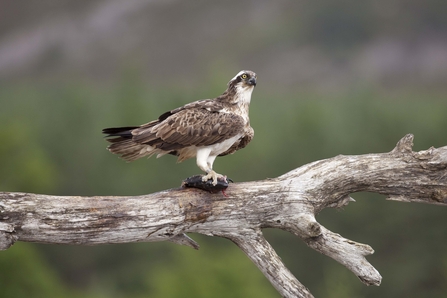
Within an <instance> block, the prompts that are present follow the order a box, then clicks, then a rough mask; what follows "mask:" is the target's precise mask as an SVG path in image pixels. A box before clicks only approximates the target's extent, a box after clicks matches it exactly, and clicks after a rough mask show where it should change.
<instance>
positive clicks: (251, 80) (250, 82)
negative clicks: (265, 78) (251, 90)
mask: <svg viewBox="0 0 447 298" xmlns="http://www.w3.org/2000/svg"><path fill="white" fill-rule="evenodd" d="M248 84H250V85H252V86H256V78H254V77H253V78H250V79H249V80H248Z"/></svg>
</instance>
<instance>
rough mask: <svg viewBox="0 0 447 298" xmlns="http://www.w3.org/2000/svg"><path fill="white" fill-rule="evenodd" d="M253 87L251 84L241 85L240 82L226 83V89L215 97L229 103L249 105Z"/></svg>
mask: <svg viewBox="0 0 447 298" xmlns="http://www.w3.org/2000/svg"><path fill="white" fill-rule="evenodd" d="M253 89H254V87H252V86H249V87H248V86H247V87H245V86H242V85H241V84H232V83H230V84H229V85H228V88H227V90H225V92H224V93H222V95H220V96H219V97H218V98H217V99H218V100H220V101H223V102H228V103H230V104H239V105H247V106H248V105H250V101H251V94H252V92H253Z"/></svg>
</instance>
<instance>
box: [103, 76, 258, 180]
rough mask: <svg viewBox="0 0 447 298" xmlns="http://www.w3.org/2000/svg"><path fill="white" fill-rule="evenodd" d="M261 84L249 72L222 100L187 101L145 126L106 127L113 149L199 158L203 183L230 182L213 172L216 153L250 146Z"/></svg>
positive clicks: (133, 154) (127, 155) (128, 155)
mask: <svg viewBox="0 0 447 298" xmlns="http://www.w3.org/2000/svg"><path fill="white" fill-rule="evenodd" d="M255 86H256V74H255V73H254V72H252V71H249V70H243V71H240V72H239V73H238V74H237V75H236V76H235V77H234V78H233V79H231V81H230V82H228V87H227V90H225V92H224V93H222V95H220V96H218V97H217V98H214V99H204V100H198V101H195V102H192V103H189V104H186V105H184V106H182V107H180V108H177V109H174V110H171V111H168V112H166V113H164V114H162V115H161V116H160V117H158V119H157V120H154V121H151V122H149V123H146V124H143V125H140V126H132V127H115V128H106V129H103V131H102V132H103V133H105V134H107V136H106V137H108V138H109V139H107V141H109V142H110V143H112V144H111V145H109V146H108V147H107V149H108V150H109V151H110V152H112V153H115V154H119V155H121V157H122V158H123V159H125V160H127V161H132V160H136V159H138V158H140V157H143V156H149V157H150V156H152V155H154V154H156V155H157V158H158V157H160V156H163V155H165V154H172V155H176V156H178V162H182V161H184V160H186V159H188V158H192V157H196V161H197V166H198V167H199V168H200V169H201V170H202V171H204V172H205V173H206V175H204V176H203V177H202V181H204V182H206V181H208V180H209V179H212V184H213V185H216V184H217V179H218V178H223V179H224V180H226V178H225V176H223V175H221V174H217V173H216V172H215V171H214V170H213V163H214V160H215V159H216V157H217V156H224V155H228V154H232V153H234V152H236V151H237V150H239V149H242V148H244V147H245V146H246V145H247V144H248V143H249V142H250V141H251V139H252V138H253V135H254V131H253V128H252V127H251V126H250V119H249V117H248V108H249V105H250V100H251V93H252V92H253V89H254V87H255Z"/></svg>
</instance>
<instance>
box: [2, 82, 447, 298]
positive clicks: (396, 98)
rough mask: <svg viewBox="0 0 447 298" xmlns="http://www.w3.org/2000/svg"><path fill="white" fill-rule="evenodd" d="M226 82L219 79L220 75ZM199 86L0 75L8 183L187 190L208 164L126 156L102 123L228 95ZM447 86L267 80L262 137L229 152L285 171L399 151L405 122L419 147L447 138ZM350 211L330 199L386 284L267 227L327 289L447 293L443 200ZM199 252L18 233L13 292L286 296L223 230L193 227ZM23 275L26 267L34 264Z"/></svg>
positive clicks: (327, 221)
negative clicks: (342, 89) (315, 87)
mask: <svg viewBox="0 0 447 298" xmlns="http://www.w3.org/2000/svg"><path fill="white" fill-rule="evenodd" d="M217 81H219V82H217ZM203 86H208V87H204V88H202V89H198V91H197V92H193V91H191V90H189V89H187V88H180V87H178V88H177V89H175V88H172V87H171V86H147V85H146V84H144V83H143V82H141V81H139V80H138V78H137V76H132V75H131V76H126V78H124V79H123V80H122V81H121V82H120V83H117V84H116V85H103V86H99V85H91V84H89V83H81V82H78V83H76V84H59V85H57V86H54V85H50V84H33V83H17V84H15V85H14V84H9V85H8V86H6V85H3V86H0V87H1V88H0V103H1V107H2V108H1V110H0V119H2V128H1V129H0V137H1V138H0V139H1V140H2V141H1V142H0V166H1V171H0V188H1V190H2V191H26V192H37V193H47V194H59V195H91V196H93V195H135V194H144V193H151V192H155V191H159V190H162V189H166V188H172V187H178V186H179V185H180V183H181V181H182V179H184V178H186V177H188V176H191V175H193V174H197V173H199V172H200V171H199V170H198V168H197V167H196V165H195V161H194V160H189V161H186V162H184V163H181V164H176V161H175V158H174V157H170V156H167V157H164V158H161V159H157V160H156V159H155V158H152V159H150V160H144V159H143V160H138V161H136V162H133V163H126V162H124V161H122V160H120V159H118V158H117V157H116V156H114V155H112V154H110V153H109V152H107V151H106V150H105V147H106V145H107V143H106V142H105V141H104V140H103V138H102V135H101V133H100V132H101V129H102V128H104V127H110V126H122V125H123V126H124V125H138V124H142V123H145V122H147V121H150V120H152V119H154V118H156V117H157V116H159V115H160V114H162V113H163V112H165V111H166V110H169V109H172V108H175V107H177V106H179V105H182V104H185V103H187V102H190V101H193V100H196V99H200V98H207V97H210V96H216V95H218V94H220V93H221V92H222V91H223V89H224V88H225V86H222V83H221V80H220V79H219V80H217V79H216V80H211V81H209V82H206V84H204V85H203ZM445 99H446V97H445V93H442V92H438V93H436V92H433V91H431V92H429V91H426V92H422V91H414V90H405V91H401V92H393V93H388V92H385V91H373V90H369V89H368V88H363V89H358V90H354V91H352V92H351V93H343V94H318V93H310V92H304V91H303V92H300V93H294V94H278V93H275V92H274V91H272V90H265V89H263V87H262V84H259V86H258V87H257V89H256V90H255V92H254V94H253V100H252V106H251V110H250V115H251V124H252V126H253V127H254V129H255V138H254V140H253V141H252V143H251V144H250V145H249V146H248V147H247V148H245V149H244V150H241V151H239V152H237V153H236V154H234V155H231V156H228V157H225V158H219V159H217V160H216V162H215V165H214V167H215V169H216V170H217V171H218V172H220V173H225V174H227V175H229V177H231V178H232V179H234V180H235V181H248V180H259V179H264V178H267V177H276V176H278V175H281V174H284V173H285V172H287V171H289V170H292V169H294V168H296V167H299V166H300V165H303V164H306V163H308V162H311V161H315V160H319V159H324V158H330V157H333V156H336V155H338V154H346V155H348V154H366V153H374V152H387V151H390V150H391V149H392V148H393V147H394V145H395V144H396V143H397V141H398V140H399V139H400V138H401V137H403V136H404V135H405V134H407V133H413V134H415V147H414V149H415V150H423V149H427V148H428V147H430V146H435V147H440V146H445V145H447V144H446V140H447V138H446V132H445V128H446V127H447V117H446V116H445V115H447V104H446V101H445ZM353 196H354V198H356V199H357V202H356V203H352V204H350V205H349V206H347V207H345V208H344V210H332V209H330V210H324V211H323V212H322V213H321V214H319V215H318V218H317V219H318V220H319V221H320V222H321V223H322V224H324V225H325V226H326V227H327V228H329V229H330V230H332V231H334V232H337V233H340V234H342V235H343V236H345V237H347V238H350V239H352V240H355V241H359V242H363V243H367V244H370V245H371V246H372V247H373V248H374V249H375V251H376V253H375V254H374V255H372V256H370V257H368V259H369V260H370V261H371V262H372V264H373V265H374V266H375V267H376V268H377V269H378V270H379V271H380V272H381V274H382V276H383V278H384V280H383V283H382V285H381V286H380V287H366V286H364V285H363V284H361V283H360V281H358V280H357V278H356V277H355V276H353V274H351V273H350V272H349V271H347V270H346V269H345V268H344V267H343V266H341V265H340V264H338V263H336V262H335V261H333V260H330V259H328V258H327V257H325V256H322V255H320V254H318V253H316V252H315V251H313V250H311V249H309V248H307V247H306V246H305V245H304V244H303V243H302V242H301V241H300V240H299V239H297V238H296V237H293V236H291V235H289V234H288V233H285V232H283V231H277V230H266V231H265V234H266V237H267V238H268V240H269V241H270V242H271V243H272V245H273V246H274V247H275V249H277V251H278V253H279V254H280V255H281V257H282V258H283V260H284V261H285V263H286V264H287V266H288V267H289V268H290V270H291V271H292V272H293V273H294V274H295V275H296V276H297V278H298V279H299V280H300V281H301V282H302V283H303V284H304V285H306V286H307V287H309V288H310V290H311V291H312V292H313V293H314V294H315V295H316V296H317V297H378V296H381V297H443V296H444V295H445V293H446V292H447V283H446V282H445V280H446V278H447V233H445V228H444V227H445V226H446V224H447V217H446V216H445V209H444V208H441V207H436V206H426V205H417V204H403V203H396V202H386V201H385V200H384V198H383V197H381V196H378V195H371V194H364V193H361V194H354V195H353ZM192 237H193V238H194V239H195V240H197V241H198V242H199V243H200V244H201V249H200V250H199V251H194V250H192V249H190V248H187V247H177V246H176V245H174V244H171V243H137V244H123V245H105V246H97V247H81V246H54V245H38V244H23V243H18V244H16V245H14V246H13V247H11V248H10V249H9V250H7V251H4V252H0V264H1V266H0V276H1V278H0V283H1V288H2V295H3V294H4V293H6V294H7V295H6V296H4V297H24V296H31V297H41V296H42V297H78V296H80V295H81V294H82V296H83V297H85V296H91V297H279V295H278V294H277V293H276V291H275V290H274V289H273V287H272V286H271V285H270V284H269V282H268V281H267V279H265V278H264V277H263V276H262V274H261V273H260V272H259V271H258V270H257V268H256V267H255V266H254V265H253V264H252V263H251V262H250V261H249V259H248V258H247V257H246V256H245V255H244V254H243V253H242V252H241V251H240V250H239V249H237V247H236V246H235V245H233V244H232V243H230V242H229V241H226V240H224V239H219V238H212V237H205V236H201V235H192ZM24 273H25V274H24Z"/></svg>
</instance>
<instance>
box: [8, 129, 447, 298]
mask: <svg viewBox="0 0 447 298" xmlns="http://www.w3.org/2000/svg"><path fill="white" fill-rule="evenodd" d="M412 142H413V136H412V135H407V136H405V137H404V138H403V139H401V140H400V141H399V143H398V144H397V146H396V147H395V148H394V149H393V150H392V151H391V152H389V153H381V154H365V155H359V156H343V155H340V156H337V157H334V158H330V159H326V160H321V161H316V162H313V163H310V164H307V165H304V166H302V167H300V168H297V169H295V170H293V171H291V172H289V173H286V174H284V175H282V176H280V177H278V178H275V179H267V180H263V181H255V182H245V183H235V184H232V185H231V186H230V187H229V188H228V189H227V191H226V194H227V197H225V196H223V195H222V194H221V193H217V194H210V193H207V192H205V191H202V190H198V189H191V188H188V189H185V188H177V189H170V190H166V191H162V192H158V193H154V194H150V195H144V196H133V197H103V196H96V197H79V196H72V197H68V196H49V195H39V194H27V193H8V192H3V193H0V249H7V248H9V247H10V246H11V245H12V244H13V243H14V242H15V241H29V242H40V243H59V244H80V245H97V244H103V243H124V242H142V241H171V242H174V243H177V244H182V245H188V246H191V247H193V248H195V249H198V247H199V246H198V244H197V243H196V242H195V241H194V240H192V239H191V238H189V237H188V236H186V235H185V233H190V232H195V233H201V234H205V235H211V236H219V237H225V238H228V239H230V240H231V241H233V242H234V243H236V244H237V245H238V246H239V247H240V248H241V249H242V250H243V251H244V252H245V253H246V254H247V255H248V257H249V258H250V259H251V260H252V261H253V262H254V263H255V264H256V265H257V266H258V268H259V269H260V270H261V271H262V272H263V273H264V275H265V276H266V277H267V278H268V279H269V281H270V282H271V283H272V284H273V286H274V287H275V288H276V289H277V290H278V291H279V292H280V294H281V295H282V296H283V297H312V295H311V294H310V292H309V291H308V290H307V289H306V287H304V286H303V285H302V284H301V283H300V282H299V281H298V280H297V279H296V278H295V277H294V276H293V275H292V274H291V273H290V271H289V270H288V269H287V268H286V267H285V265H284V264H283V263H282V261H281V259H280V258H279V257H278V255H277V254H276V252H275V251H274V250H273V248H272V247H271V246H270V244H269V243H268V242H267V241H266V240H265V239H264V237H263V236H262V232H261V229H262V228H277V229H283V230H286V231H289V232H291V233H293V234H294V235H296V236H298V237H300V238H301V239H303V241H304V242H305V243H306V244H307V245H308V246H309V247H311V248H313V249H315V250H317V251H319V252H321V253H323V254H325V255H327V256H329V257H331V258H333V259H334V260H336V261H337V262H339V263H340V264H342V265H344V266H345V267H346V268H348V269H349V270H351V271H352V272H353V273H354V274H355V275H356V276H358V277H359V279H360V280H361V281H362V282H363V283H365V284H367V285H380V282H381V276H380V274H379V273H378V272H377V270H376V269H375V268H374V267H373V266H372V265H371V264H370V263H369V262H368V261H367V260H366V259H365V256H367V255H370V254H372V253H373V252H374V251H373V249H372V248H371V247H370V246H368V245H366V244H361V243H357V242H354V241H351V240H348V239H345V238H343V237H342V236H340V235H338V234H336V233H333V232H331V231H329V230H328V229H326V228H325V227H323V226H322V225H320V224H319V223H318V222H317V221H316V219H315V215H316V214H317V213H318V212H320V211H321V210H322V209H324V208H327V207H333V208H334V207H341V206H344V205H347V204H348V203H349V202H351V201H353V199H352V198H351V197H350V196H349V195H350V194H351V193H354V192H359V191H369V192H375V193H379V194H383V195H386V196H387V198H388V199H390V200H398V201H404V202H423V203H428V204H437V205H447V146H446V147H442V148H438V149H435V148H430V149H428V150H425V151H420V152H413V151H412V149H411V148H412V145H413V144H412Z"/></svg>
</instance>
